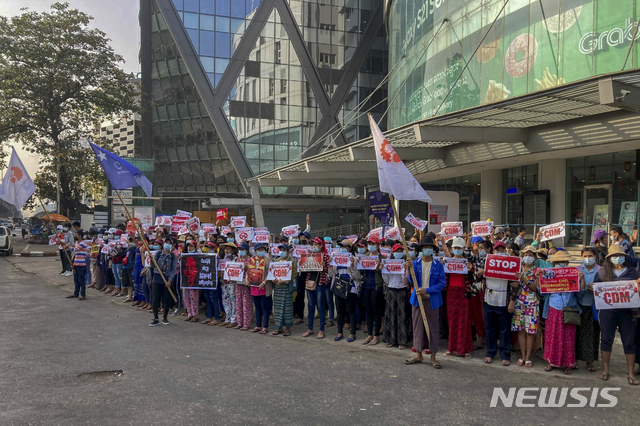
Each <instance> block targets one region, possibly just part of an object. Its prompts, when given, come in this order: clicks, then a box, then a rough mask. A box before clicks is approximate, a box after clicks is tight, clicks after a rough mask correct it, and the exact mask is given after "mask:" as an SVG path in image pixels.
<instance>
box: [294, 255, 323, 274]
mask: <svg viewBox="0 0 640 426" xmlns="http://www.w3.org/2000/svg"><path fill="white" fill-rule="evenodd" d="M323 269H324V267H323V264H322V253H304V254H301V255H300V261H299V262H298V271H299V272H312V271H322V270H323Z"/></svg>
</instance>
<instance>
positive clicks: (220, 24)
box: [216, 16, 229, 33]
mask: <svg viewBox="0 0 640 426" xmlns="http://www.w3.org/2000/svg"><path fill="white" fill-rule="evenodd" d="M216 28H217V30H218V31H222V32H225V33H228V32H229V18H224V17H222V16H216Z"/></svg>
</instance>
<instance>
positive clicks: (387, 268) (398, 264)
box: [382, 259, 404, 275]
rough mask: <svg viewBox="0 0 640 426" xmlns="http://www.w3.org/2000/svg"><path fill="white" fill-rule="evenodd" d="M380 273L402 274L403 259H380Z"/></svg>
mask: <svg viewBox="0 0 640 426" xmlns="http://www.w3.org/2000/svg"><path fill="white" fill-rule="evenodd" d="M382 273H383V274H393V275H402V274H404V259H382Z"/></svg>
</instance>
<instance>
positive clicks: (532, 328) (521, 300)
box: [509, 246, 540, 368]
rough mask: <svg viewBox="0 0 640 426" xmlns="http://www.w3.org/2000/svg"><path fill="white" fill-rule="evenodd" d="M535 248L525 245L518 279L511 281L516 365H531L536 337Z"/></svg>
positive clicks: (512, 329) (538, 315) (536, 290)
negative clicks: (516, 353) (517, 353)
mask: <svg viewBox="0 0 640 426" xmlns="http://www.w3.org/2000/svg"><path fill="white" fill-rule="evenodd" d="M536 251H537V250H536V248H535V247H533V246H527V247H525V248H524V250H523V252H522V253H523V257H522V266H521V272H520V273H519V274H518V275H517V278H518V281H512V282H511V286H512V287H513V288H515V289H516V291H515V292H514V293H513V296H512V300H511V301H510V302H509V312H513V320H512V322H511V331H515V332H516V333H518V345H519V346H520V352H521V353H522V358H520V359H519V360H518V362H516V365H518V366H521V367H522V366H525V367H528V368H531V367H533V362H532V361H531V359H530V358H531V353H532V352H533V347H534V346H535V343H536V338H537V337H538V322H539V317H540V299H539V297H538V277H537V273H538V268H536V266H535V264H534V263H535V260H536Z"/></svg>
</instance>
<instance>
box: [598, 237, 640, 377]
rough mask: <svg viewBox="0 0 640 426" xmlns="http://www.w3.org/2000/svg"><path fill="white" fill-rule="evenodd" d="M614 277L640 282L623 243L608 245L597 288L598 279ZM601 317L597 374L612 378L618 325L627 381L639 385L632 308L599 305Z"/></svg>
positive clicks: (604, 280)
mask: <svg viewBox="0 0 640 426" xmlns="http://www.w3.org/2000/svg"><path fill="white" fill-rule="evenodd" d="M611 281H635V287H636V291H637V288H638V284H640V278H639V274H638V271H637V270H636V269H634V268H633V267H632V266H631V264H630V263H629V260H628V257H627V254H626V252H625V250H624V247H623V246H621V245H612V246H611V247H609V254H608V255H607V261H606V262H605V264H604V266H603V267H602V268H601V269H600V270H599V271H598V273H597V274H596V277H595V279H594V280H593V282H594V287H595V291H598V285H597V283H600V282H611ZM598 317H599V320H600V329H601V330H602V341H601V343H600V350H601V353H602V373H600V374H599V375H598V378H599V379H601V380H605V381H606V380H609V361H610V359H611V349H612V347H613V340H614V338H615V335H616V329H617V330H619V331H620V338H621V340H622V347H623V348H624V356H625V358H626V360H627V381H628V383H629V384H630V385H632V386H636V385H638V379H636V376H635V372H634V371H633V367H634V362H635V356H636V355H635V354H636V341H635V335H636V324H635V323H636V320H635V319H634V318H633V313H632V309H600V310H599V311H598Z"/></svg>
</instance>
